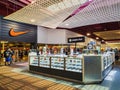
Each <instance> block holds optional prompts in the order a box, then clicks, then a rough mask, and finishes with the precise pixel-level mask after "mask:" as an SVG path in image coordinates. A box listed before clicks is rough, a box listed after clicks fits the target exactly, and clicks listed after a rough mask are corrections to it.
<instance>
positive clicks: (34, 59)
mask: <svg viewBox="0 0 120 90" xmlns="http://www.w3.org/2000/svg"><path fill="white" fill-rule="evenodd" d="M29 59H30V61H29V64H30V65H32V66H38V56H36V55H35V56H30V57H29Z"/></svg>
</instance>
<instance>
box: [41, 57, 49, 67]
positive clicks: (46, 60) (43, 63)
mask: <svg viewBox="0 0 120 90" xmlns="http://www.w3.org/2000/svg"><path fill="white" fill-rule="evenodd" d="M39 58H40V62H39V66H40V67H46V68H50V57H49V56H40V57H39Z"/></svg>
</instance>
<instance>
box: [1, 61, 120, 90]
mask: <svg viewBox="0 0 120 90" xmlns="http://www.w3.org/2000/svg"><path fill="white" fill-rule="evenodd" d="M0 90H120V66H119V64H118V65H115V66H114V67H113V69H112V71H111V72H110V73H109V74H108V76H107V77H106V78H105V79H104V80H103V82H102V83H100V84H89V85H83V84H79V83H74V82H69V81H64V80H59V79H55V78H50V77H46V76H42V75H37V74H33V73H30V72H28V63H27V62H16V63H14V64H13V65H11V66H4V65H0Z"/></svg>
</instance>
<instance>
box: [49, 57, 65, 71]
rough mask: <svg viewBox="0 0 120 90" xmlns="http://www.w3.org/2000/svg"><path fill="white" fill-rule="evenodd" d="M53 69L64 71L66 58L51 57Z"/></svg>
mask: <svg viewBox="0 0 120 90" xmlns="http://www.w3.org/2000/svg"><path fill="white" fill-rule="evenodd" d="M51 68H53V69H60V70H64V57H51Z"/></svg>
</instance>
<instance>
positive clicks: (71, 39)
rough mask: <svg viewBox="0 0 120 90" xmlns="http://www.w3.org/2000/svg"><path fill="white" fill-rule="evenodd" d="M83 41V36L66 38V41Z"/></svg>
mask: <svg viewBox="0 0 120 90" xmlns="http://www.w3.org/2000/svg"><path fill="white" fill-rule="evenodd" d="M76 42H85V37H74V38H68V43H76Z"/></svg>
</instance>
